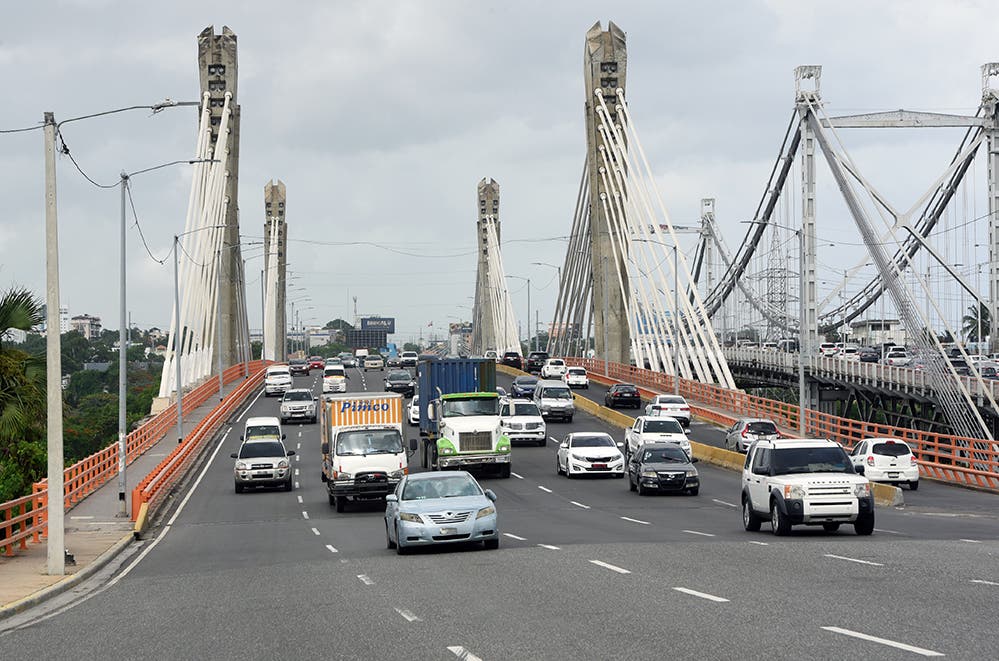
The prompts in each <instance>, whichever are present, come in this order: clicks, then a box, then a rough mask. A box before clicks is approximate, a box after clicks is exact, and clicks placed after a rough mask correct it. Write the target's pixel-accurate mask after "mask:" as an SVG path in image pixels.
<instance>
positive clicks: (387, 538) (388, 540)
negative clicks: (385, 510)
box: [385, 521, 395, 549]
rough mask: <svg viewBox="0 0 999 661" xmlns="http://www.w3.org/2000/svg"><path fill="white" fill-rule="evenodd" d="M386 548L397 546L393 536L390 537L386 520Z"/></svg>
mask: <svg viewBox="0 0 999 661" xmlns="http://www.w3.org/2000/svg"><path fill="white" fill-rule="evenodd" d="M385 548H387V549H394V548H395V542H393V541H392V538H391V537H389V528H388V521H386V522H385Z"/></svg>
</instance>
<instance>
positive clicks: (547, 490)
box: [538, 485, 552, 493]
mask: <svg viewBox="0 0 999 661" xmlns="http://www.w3.org/2000/svg"><path fill="white" fill-rule="evenodd" d="M538 488H539V489H541V490H542V491H544V492H545V493H551V492H552V490H551V489H549V488H548V487H542V486H540V485H539V486H538Z"/></svg>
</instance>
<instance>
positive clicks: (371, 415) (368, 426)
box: [320, 392, 416, 512]
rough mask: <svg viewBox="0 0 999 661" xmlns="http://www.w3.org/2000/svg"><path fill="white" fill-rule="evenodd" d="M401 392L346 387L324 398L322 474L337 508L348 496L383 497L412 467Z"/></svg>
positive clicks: (339, 509)
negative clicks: (404, 432)
mask: <svg viewBox="0 0 999 661" xmlns="http://www.w3.org/2000/svg"><path fill="white" fill-rule="evenodd" d="M402 402H403V398H402V395H400V394H398V393H388V392H376V393H342V394H335V395H327V396H325V397H324V398H323V406H322V413H321V414H320V415H321V432H320V433H321V437H320V438H321V441H322V445H321V450H322V464H323V465H322V479H323V482H325V483H326V489H327V492H328V494H329V502H330V505H331V506H333V507H335V508H336V511H337V512H343V511H344V510H345V509H346V506H347V502H348V500H353V501H360V500H375V499H383V498H385V496H386V495H388V494H389V493H391V492H392V491H394V490H395V487H396V485H397V484H399V480H401V479H402V477H403V476H404V475H406V474H408V473H409V455H410V454H411V453H412V452H414V451H415V449H416V440H415V439H414V440H412V441H411V442H410V449H409V452H407V450H406V444H405V441H404V438H403V435H402V422H403V413H402Z"/></svg>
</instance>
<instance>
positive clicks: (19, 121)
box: [0, 0, 999, 342]
mask: <svg viewBox="0 0 999 661" xmlns="http://www.w3.org/2000/svg"><path fill="white" fill-rule="evenodd" d="M989 5H990V3H988V2H985V1H981V2H971V1H955V0H948V1H947V2H939V0H934V1H913V0H899V1H895V2H873V1H870V0H868V1H866V2H864V1H858V2H838V3H821V4H819V3H812V2H800V0H786V1H785V0H771V1H768V2H766V1H745V2H741V1H740V2H734V1H733V2H710V1H702V2H673V1H665V0H664V1H661V2H624V1H618V2H614V3H607V2H604V3H597V2H588V1H580V0H566V1H563V2H537V1H536V0H534V1H532V2H517V1H511V0H503V1H502V2H473V1H469V0H440V1H429V0H428V1H423V2H415V1H413V2H381V1H376V0H360V1H356V2H355V1H351V2H348V1H332V0H331V1H326V2H292V3H275V2H268V3H263V2H224V1H215V2H212V3H204V2H200V1H189V0H174V1H171V2H165V3H155V4H154V3H137V2H115V1H111V0H103V1H102V0H76V1H68V0H67V1H64V2H50V1H44V0H36V1H34V2H30V3H27V2H25V3H8V6H6V7H5V8H4V20H3V23H2V25H0V81H2V84H3V88H4V91H5V94H4V103H3V104H0V128H3V129H8V128H17V127H22V126H30V125H32V124H35V123H38V122H39V121H40V120H41V117H42V113H43V111H47V110H51V111H53V112H55V115H56V119H57V120H60V119H65V118H68V117H72V116H77V115H82V114H88V113H92V112H98V111H102V110H107V109H112V108H118V107H122V106H128V105H134V104H149V103H153V102H156V101H158V100H161V99H163V98H164V97H170V98H173V99H179V100H191V99H197V97H198V92H199V90H198V85H199V81H198V69H197V41H196V36H197V34H198V33H199V32H200V31H201V30H202V29H203V28H204V27H205V26H207V25H212V24H214V25H215V26H216V30H217V31H221V28H222V26H223V25H228V26H229V27H230V28H231V29H232V30H233V31H234V32H235V33H236V34H237V35H238V39H239V41H238V43H239V94H238V101H239V103H240V105H241V106H242V126H241V130H242V136H241V143H240V154H241V162H240V181H239V208H240V228H241V233H242V234H243V235H244V236H245V239H244V240H245V241H247V242H252V241H254V240H258V239H257V238H254V237H260V236H261V235H262V227H263V222H264V217H263V186H264V184H265V183H267V181H268V180H269V179H281V180H282V181H284V182H285V184H286V185H287V189H288V205H287V219H288V226H289V239H290V243H289V248H288V255H289V257H288V260H289V263H290V270H291V271H293V272H294V273H298V274H300V275H301V277H300V278H299V280H297V283H298V284H299V285H301V286H302V287H304V288H305V289H306V290H307V293H308V294H309V296H310V297H311V302H310V303H306V304H305V305H310V306H313V307H314V309H313V310H307V311H306V312H305V315H306V316H307V317H308V318H309V320H310V321H313V322H317V323H323V322H325V321H327V320H329V319H332V318H335V317H347V318H349V317H350V316H351V315H352V312H351V311H350V310H349V309H348V300H349V297H350V296H357V297H358V303H357V307H358V312H359V313H361V314H362V315H364V314H381V315H385V316H394V317H395V318H396V319H397V328H398V330H399V334H398V335H396V339H397V341H400V342H401V341H405V340H407V339H409V338H410V337H412V336H415V335H416V334H417V333H418V332H420V330H421V329H422V330H423V331H424V333H426V332H428V330H429V329H428V328H427V325H428V324H429V323H430V322H433V323H434V327H435V328H436V329H438V330H439V329H440V328H441V327H442V326H444V325H446V324H447V323H448V322H449V321H455V320H457V318H459V317H460V318H462V319H467V318H468V317H469V315H470V309H469V307H470V306H471V297H472V296H473V294H474V284H475V256H474V241H475V231H474V228H475V226H474V223H475V220H476V184H477V182H478V181H479V180H480V179H481V178H483V177H492V178H494V179H496V180H497V181H498V182H499V184H500V191H501V203H500V218H501V221H502V226H503V227H502V234H503V239H504V244H505V245H504V251H503V258H504V263H505V267H506V270H507V273H511V274H518V275H523V276H527V277H530V278H531V280H532V283H533V285H534V286H533V291H532V305H533V307H535V308H536V309H539V310H540V313H541V318H542V320H545V319H547V318H549V317H550V315H551V312H552V309H553V307H554V299H555V295H556V289H557V284H556V283H554V282H553V279H554V275H555V272H554V270H553V269H548V268H545V267H538V266H532V265H531V263H532V262H539V261H540V262H551V263H554V264H560V263H561V262H562V260H563V259H564V253H565V248H566V243H565V241H564V240H560V239H557V238H556V239H554V240H553V238H555V237H564V236H565V235H566V234H568V232H569V228H570V224H571V220H572V211H573V204H574V202H575V197H576V189H577V186H578V182H579V176H580V168H581V165H582V160H583V157H584V150H585V136H584V128H583V98H584V90H583V77H582V63H583V43H584V34H585V32H586V30H587V29H588V28H589V27H590V26H591V25H592V24H593V23H594V22H595V21H597V20H600V21H603V22H604V25H606V21H607V20H613V21H614V22H615V23H617V24H618V25H619V26H620V27H621V28H622V29H623V30H624V31H625V32H626V33H627V40H628V98H629V101H630V105H631V110H632V114H633V116H634V119H635V122H636V124H637V127H638V130H639V133H640V135H641V136H642V140H643V142H644V144H645V148H646V150H647V152H648V156H649V160H650V162H651V164H652V167H653V169H654V171H655V172H656V176H657V179H658V182H659V186H660V189H661V191H662V194H663V196H664V198H665V200H666V205H667V207H668V209H669V211H670V214H671V216H672V219H673V221H674V222H675V223H678V224H681V223H692V222H696V221H697V218H698V215H699V201H700V199H701V198H702V197H715V198H717V214H718V219H719V222H720V224H721V228H722V231H723V232H724V234H725V236H726V240H727V241H728V243H729V245H730V246H732V247H733V248H735V247H736V246H737V245H738V243H739V241H740V239H741V236H742V234H743V233H744V228H745V226H744V225H743V226H740V225H739V221H740V220H744V219H747V218H750V217H752V213H753V211H754V209H755V206H756V203H757V201H758V199H759V198H760V196H761V195H762V193H763V189H764V187H765V185H766V180H767V176H768V174H769V171H770V168H771V166H772V164H773V160H774V158H775V156H776V154H777V151H778V148H779V146H780V141H781V138H782V137H783V132H784V129H785V127H786V125H787V122H788V119H789V117H790V113H791V111H792V109H793V93H794V80H793V76H792V70H793V68H794V67H795V66H796V65H799V64H821V65H823V67H824V70H823V79H822V89H823V98H824V99H825V100H826V102H827V104H828V108H829V110H830V111H831V112H852V111H861V110H862V111H874V110H887V109H896V108H900V107H905V108H911V109H923V110H938V111H946V112H963V111H969V112H973V111H974V109H975V107H977V104H978V101H979V99H980V95H981V80H980V74H979V66H980V65H981V64H982V63H984V62H987V61H990V60H999V46H997V45H996V40H995V26H996V15H995V11H994V6H992V7H990V6H989ZM611 10H612V11H613V13H608V12H609V11H611ZM196 121H197V117H196V111H195V110H194V109H192V108H176V109H171V110H167V111H164V112H162V113H160V114H158V115H155V116H150V115H149V113H148V112H145V111H136V112H132V113H126V114H121V115H115V116H112V117H109V118H102V119H94V120H89V121H86V122H80V123H74V124H70V125H67V126H66V127H64V130H63V134H64V136H65V139H66V143H67V145H68V147H69V148H70V149H71V151H72V153H73V154H74V156H75V157H76V159H77V160H78V162H79V163H80V164H81V166H82V167H83V168H84V169H85V170H86V171H87V172H88V173H89V174H90V175H91V176H92V177H93V178H95V179H96V180H98V181H99V182H106V183H113V182H114V180H115V179H116V178H117V176H118V173H119V172H120V171H121V170H123V169H124V170H126V171H133V170H138V169H141V168H145V167H149V166H153V165H157V164H160V163H163V162H166V161H172V160H175V159H183V158H190V157H191V156H192V154H193V151H194V143H195V133H196ZM958 139H959V136H958V135H957V134H955V133H954V132H947V131H939V132H935V133H932V134H931V132H929V131H916V130H910V131H895V132H884V131H882V132H870V133H866V134H864V135H862V136H858V137H857V138H855V139H854V142H852V143H850V147H851V153H852V155H853V156H854V157H855V158H856V160H857V162H858V164H860V165H861V166H862V167H863V168H864V171H865V172H866V173H868V174H869V175H870V177H871V179H872V180H873V181H874V182H875V184H876V185H877V186H879V187H880V188H882V189H883V190H884V191H885V193H886V194H887V195H888V196H889V197H890V198H892V199H896V200H897V201H898V203H899V205H900V206H905V207H907V206H908V203H909V202H911V201H912V200H914V199H915V198H916V197H917V196H918V195H919V194H921V193H922V192H923V189H924V188H926V187H927V186H928V185H929V183H931V182H932V181H933V179H934V178H935V177H936V176H937V175H938V174H939V172H940V171H941V170H942V169H943V168H944V167H945V166H946V163H947V160H948V158H949V157H950V154H951V153H952V152H953V149H954V147H955V146H956V144H957V140H958ZM42 147H43V145H42V135H41V132H40V131H35V132H29V133H23V134H14V135H0V181H2V182H3V183H2V187H3V188H2V190H3V206H4V213H3V214H2V215H0V285H2V287H3V288H6V287H8V286H10V285H11V284H22V285H25V286H27V287H29V288H31V289H32V290H33V291H35V292H36V293H37V294H38V295H39V296H41V297H44V265H45V261H44V255H45V253H44V241H43V230H44V195H43V174H44V173H43V152H42ZM820 177H823V182H822V185H821V187H820V192H819V203H818V208H819V220H818V223H819V228H820V229H819V233H820V235H823V236H824V237H827V238H829V239H831V240H834V241H835V240H843V241H844V243H847V242H848V241H850V240H856V239H855V237H856V230H855V229H853V223H852V221H850V220H849V219H848V218H847V217H846V215H845V214H844V207H843V206H842V204H841V203H837V202H835V201H834V200H833V197H834V195H835V193H834V190H833V188H832V187H831V185H830V183H829V177H828V176H827V175H826V173H825V172H822V173H821V174H820ZM58 181H59V183H58V196H59V230H60V246H61V260H62V261H61V274H62V298H63V302H64V303H65V304H68V305H69V307H70V311H71V314H74V315H75V314H81V313H84V312H86V313H90V314H96V315H99V316H101V317H103V319H104V323H105V326H106V327H108V328H116V327H117V325H118V324H117V319H116V317H117V305H118V303H117V300H118V299H117V297H118V284H117V283H118V271H117V269H118V266H117V263H118V262H117V260H118V193H117V191H115V190H100V189H97V188H95V187H93V186H91V185H90V184H88V183H87V182H86V181H84V180H83V179H82V177H81V176H80V175H79V174H78V173H76V171H75V170H74V169H73V167H72V164H71V163H70V162H69V160H68V159H67V158H65V157H62V158H60V159H59V163H58ZM984 186H985V170H984V167H980V168H979V169H978V188H977V191H976V192H975V193H974V196H975V197H974V199H973V201H972V202H971V203H968V204H969V206H977V209H978V211H979V213H982V212H983V209H984V201H983V200H984ZM189 190H190V173H189V172H187V171H186V170H185V168H183V167H179V168H172V169H166V170H161V171H159V172H156V173H151V174H147V175H143V176H141V177H137V178H135V179H134V180H133V192H134V198H135V204H136V208H137V211H138V215H139V221H140V223H141V225H142V229H143V231H144V232H145V236H146V238H147V240H148V242H149V246H150V250H151V251H152V253H153V255H154V256H156V257H160V258H161V257H164V256H165V255H167V253H168V251H169V248H170V241H171V236H172V235H173V234H174V233H177V232H178V231H181V229H182V226H183V223H184V217H185V213H186V208H187V199H188V192H189ZM969 213H970V212H969ZM957 220H960V218H958V219H957ZM957 220H955V222H957ZM129 225H130V227H129V231H128V253H129V257H128V274H129V281H130V291H129V303H128V309H129V310H130V311H131V312H132V318H133V320H134V323H136V324H137V325H139V326H141V327H149V326H153V325H156V326H160V327H163V328H166V327H168V326H169V317H170V312H171V297H172V275H171V271H170V262H169V261H168V262H167V264H166V265H163V266H161V265H159V264H157V263H156V262H155V261H153V260H152V259H150V257H149V256H148V255H147V254H146V251H145V250H144V248H143V246H142V244H141V242H140V241H139V236H138V233H137V231H136V229H135V227H134V226H133V223H132V221H131V220H130V221H129ZM973 227H974V226H973ZM847 237H854V238H853V239H848V238H847ZM959 238H960V237H959V234H958V233H953V234H952V240H951V242H950V243H952V244H954V245H953V248H952V253H951V255H950V257H951V259H952V261H962V260H963V261H962V263H967V264H975V263H976V262H980V261H982V259H983V258H982V257H981V254H984V253H979V254H977V255H976V254H975V253H972V254H971V255H968V254H967V251H968V248H967V247H964V248H963V249H964V250H965V254H964V255H963V256H962V255H961V254H960V251H961V250H962V245H963V246H967V245H968V243H967V237H966V236H965V237H964V238H963V239H962V240H959ZM350 240H361V241H370V242H376V243H380V244H383V245H384V246H386V247H384V248H376V247H371V246H357V247H349V248H348V247H333V246H319V245H313V244H310V243H309V242H310V241H350ZM977 240H979V239H978V238H974V241H977ZM508 241H509V243H507V242H508ZM974 241H972V242H971V243H972V244H973V243H974ZM390 248H391V249H397V250H403V251H405V252H409V253H414V254H417V255H419V256H417V257H413V256H406V255H401V254H398V253H396V252H393V251H392V250H390ZM972 250H973V248H972ZM856 251H857V249H856V248H852V249H851V248H849V247H846V246H845V245H844V246H840V247H839V248H830V249H829V250H828V251H827V252H825V253H823V254H822V255H821V256H820V266H822V269H823V270H824V271H823V272H821V273H820V277H823V278H828V281H831V280H833V279H834V278H835V277H837V276H835V270H836V269H842V268H844V267H845V266H846V265H847V261H849V260H854V259H856V254H855V253H856ZM259 252H260V250H259V249H253V248H247V252H246V254H247V255H254V254H259ZM261 261H262V260H261V259H259V258H256V259H253V260H251V261H250V262H249V264H248V267H247V268H248V272H249V274H248V277H249V280H250V283H249V290H250V291H249V293H248V301H249V309H250V311H251V319H250V325H251V327H253V328H259V326H260V319H259V315H260V313H259V309H260V308H259V280H258V278H259V269H260V263H261ZM851 264H852V262H851ZM840 277H841V276H840ZM511 290H512V291H513V304H514V307H515V309H516V310H517V313H518V316H519V315H521V314H522V311H523V310H525V308H526V298H525V294H526V292H524V291H523V290H522V285H520V284H517V285H516V286H512V287H511Z"/></svg>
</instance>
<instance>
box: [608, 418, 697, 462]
mask: <svg viewBox="0 0 999 661" xmlns="http://www.w3.org/2000/svg"><path fill="white" fill-rule="evenodd" d="M643 443H674V444H676V445H678V446H679V447H680V449H681V450H683V451H684V452H685V453H686V455H687V458H688V459H691V458H693V452H692V450H691V448H690V439H688V438H687V435H686V434H685V433H684V432H683V427H681V426H680V423H679V421H677V419H676V418H670V417H660V416H647V415H642V416H639V417H637V418H635V424H633V425H632V426H631V427H628V429H627V430H625V432H624V447H625V453H626V454H627V455H628V456H629V457H630V456H631V455H632V454H634V453H635V452H637V451H638V448H640V447H641V446H642V444H643Z"/></svg>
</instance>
